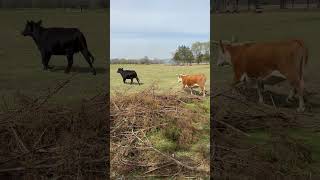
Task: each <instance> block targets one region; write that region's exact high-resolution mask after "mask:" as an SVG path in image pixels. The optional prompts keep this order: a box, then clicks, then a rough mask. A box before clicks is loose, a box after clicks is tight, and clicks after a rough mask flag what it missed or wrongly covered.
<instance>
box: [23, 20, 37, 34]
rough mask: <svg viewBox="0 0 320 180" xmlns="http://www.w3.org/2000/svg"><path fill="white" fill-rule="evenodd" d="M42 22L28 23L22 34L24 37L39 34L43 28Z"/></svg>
mask: <svg viewBox="0 0 320 180" xmlns="http://www.w3.org/2000/svg"><path fill="white" fill-rule="evenodd" d="M41 23H42V21H41V20H40V21H38V22H34V21H27V23H26V26H25V28H24V30H23V31H22V32H21V34H22V35H23V36H33V35H35V33H38V32H39V30H40V28H41Z"/></svg>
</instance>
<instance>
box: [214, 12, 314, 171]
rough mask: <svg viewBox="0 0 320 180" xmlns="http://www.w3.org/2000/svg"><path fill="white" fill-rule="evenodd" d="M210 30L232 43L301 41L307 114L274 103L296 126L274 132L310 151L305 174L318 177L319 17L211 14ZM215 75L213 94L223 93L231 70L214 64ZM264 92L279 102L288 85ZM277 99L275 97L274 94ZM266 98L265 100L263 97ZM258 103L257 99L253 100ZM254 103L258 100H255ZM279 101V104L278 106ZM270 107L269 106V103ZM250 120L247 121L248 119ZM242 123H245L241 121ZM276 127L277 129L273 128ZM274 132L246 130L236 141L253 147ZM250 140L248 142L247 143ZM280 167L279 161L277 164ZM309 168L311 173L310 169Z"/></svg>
mask: <svg viewBox="0 0 320 180" xmlns="http://www.w3.org/2000/svg"><path fill="white" fill-rule="evenodd" d="M211 22H212V23H211V31H212V34H213V36H211V37H212V38H213V39H214V40H219V39H223V40H231V37H232V36H236V37H238V38H239V41H240V42H241V41H268V40H270V41H271V40H281V39H288V38H295V39H303V40H305V42H306V44H307V46H308V48H309V61H308V64H307V67H306V70H305V76H304V77H305V82H306V86H305V88H306V91H307V92H309V93H312V95H310V96H309V95H308V96H307V102H306V107H307V112H306V113H307V114H308V115H301V114H300V115H299V114H296V112H295V110H296V109H295V108H296V107H297V102H295V104H291V105H286V104H283V103H280V102H281V101H278V100H276V106H277V107H279V108H280V109H282V110H285V111H287V113H289V114H291V115H293V116H294V119H297V121H298V122H299V124H300V125H299V126H297V127H294V128H290V127H284V128H279V129H278V130H275V131H279V132H280V131H281V132H284V133H285V135H286V136H287V137H293V138H295V139H297V140H300V141H302V142H303V143H304V144H306V145H307V146H308V147H309V148H310V151H311V156H312V162H311V164H310V166H305V169H306V172H309V171H311V172H312V173H313V174H319V173H320V172H319V169H320V156H319V154H320V141H319V139H320V134H319V129H320V127H319V122H320V108H319V107H320V106H319V105H320V94H318V92H319V90H320V86H319V84H320V77H319V68H320V61H319V58H320V53H319V42H320V36H319V35H318V33H319V29H320V16H319V13H318V12H293V11H290V12H289V11H283V12H281V11H279V12H268V13H261V14H254V13H240V14H236V15H233V14H229V15H227V14H218V15H217V14H214V15H211ZM211 70H212V71H213V76H214V84H213V85H212V86H213V87H214V88H215V89H216V91H223V90H224V89H228V88H230V86H229V85H230V84H231V82H232V76H233V72H232V68H231V67H222V68H219V67H217V66H215V65H213V67H212V68H211ZM266 90H271V91H273V92H277V94H278V95H279V96H277V97H279V98H280V99H283V98H285V97H286V96H287V94H288V92H289V91H288V90H289V89H288V85H287V83H281V84H280V86H276V87H269V86H266ZM273 95H275V96H276V94H273ZM265 98H266V97H265ZM256 100H257V99H256ZM255 102H257V101H255ZM278 102H279V103H278ZM268 105H270V106H271V107H272V104H270V103H269V104H268ZM247 120H248V121H249V119H247ZM243 121H245V120H243ZM273 128H278V127H273ZM272 132H274V131H267V130H255V131H248V132H247V133H248V134H251V135H252V136H251V137H250V138H245V137H244V138H242V139H238V141H242V140H244V139H249V141H250V142H251V143H252V145H255V144H259V143H260V144H261V143H264V142H267V140H269V139H270V136H272V135H273V133H272ZM250 139H251V140H250ZM265 151H268V150H265ZM279 164H280V162H279ZM310 169H311V170H310Z"/></svg>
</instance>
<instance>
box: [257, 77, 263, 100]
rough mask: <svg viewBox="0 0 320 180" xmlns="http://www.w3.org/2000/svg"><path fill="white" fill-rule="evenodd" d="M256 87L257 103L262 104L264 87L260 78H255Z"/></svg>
mask: <svg viewBox="0 0 320 180" xmlns="http://www.w3.org/2000/svg"><path fill="white" fill-rule="evenodd" d="M257 89H258V96H259V103H260V104H264V101H263V94H262V92H263V89H264V84H263V81H262V80H260V79H258V80H257Z"/></svg>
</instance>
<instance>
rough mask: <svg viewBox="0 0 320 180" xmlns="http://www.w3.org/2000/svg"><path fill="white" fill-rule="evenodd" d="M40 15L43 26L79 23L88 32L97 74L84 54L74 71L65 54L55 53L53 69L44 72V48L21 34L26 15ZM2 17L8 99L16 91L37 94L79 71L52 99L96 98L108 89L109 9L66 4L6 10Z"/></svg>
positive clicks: (2, 69) (1, 69) (2, 70)
mask: <svg viewBox="0 0 320 180" xmlns="http://www.w3.org/2000/svg"><path fill="white" fill-rule="evenodd" d="M40 19H42V23H43V26H44V27H53V26H56V27H77V28H79V29H80V30H81V31H82V32H83V33H84V35H85V36H86V39H87V43H88V47H89V50H90V51H91V53H92V54H93V56H94V57H95V63H94V67H95V68H96V70H97V76H93V75H92V74H91V73H90V71H89V68H88V67H89V66H88V64H87V63H86V61H85V59H84V58H83V57H82V55H80V54H77V55H75V56H74V64H73V70H72V71H73V72H71V73H70V74H69V75H68V74H65V73H64V68H65V67H66V65H67V60H66V57H65V56H52V58H51V60H50V65H53V66H55V69H54V70H53V71H52V72H45V71H43V70H42V64H41V56H40V52H39V51H38V48H37V47H36V45H35V43H34V42H33V40H32V39H31V38H30V37H23V36H22V35H21V31H22V30H23V29H24V26H25V24H26V21H27V20H34V21H38V20H40ZM0 20H1V22H2V25H1V33H0V38H1V44H0V59H1V61H0V83H1V85H0V87H1V89H0V95H1V96H3V97H4V98H5V99H6V100H7V101H8V102H11V99H12V98H13V96H14V94H15V93H16V92H21V93H23V94H26V95H28V96H32V97H37V96H38V95H39V94H41V93H45V91H46V90H47V89H48V88H53V87H55V86H56V84H57V83H58V82H61V81H64V80H65V79H67V78H69V77H70V76H71V74H72V73H75V72H77V73H78V74H77V75H76V76H75V78H74V79H73V80H72V81H71V83H69V84H68V85H67V86H66V87H65V88H64V89H63V90H62V91H60V92H59V93H58V94H57V95H56V96H54V97H53V98H52V99H51V100H52V102H57V103H63V104H68V105H70V104H72V103H77V102H79V101H80V100H81V99H84V98H90V97H93V96H95V95H97V94H98V92H102V91H104V90H105V89H106V88H107V87H106V83H107V74H108V72H107V61H108V59H109V55H108V54H107V52H108V51H107V50H108V48H109V47H108V44H109V43H108V42H109V39H108V38H109V37H108V34H109V29H108V28H107V24H108V21H109V18H108V17H107V9H105V10H88V11H84V12H82V13H81V12H79V11H66V10H64V9H41V10H40V9H30V10H28V9H22V10H1V11H0ZM104 25H105V26H104Z"/></svg>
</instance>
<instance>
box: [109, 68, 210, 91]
mask: <svg viewBox="0 0 320 180" xmlns="http://www.w3.org/2000/svg"><path fill="white" fill-rule="evenodd" d="M121 67H122V68H123V69H124V70H130V69H133V70H135V71H136V72H137V74H138V77H139V79H140V82H141V83H142V84H141V85H140V86H139V85H138V84H137V81H136V79H134V80H133V85H130V79H127V80H126V84H124V83H123V82H122V77H121V75H120V74H119V73H117V70H118V68H121ZM197 73H204V74H205V75H206V77H207V81H206V90H207V91H208V92H207V93H209V90H210V66H209V65H192V66H171V65H165V64H150V65H134V64H127V65H124V64H119V65H118V64H111V65H110V87H111V88H110V93H111V95H112V94H113V93H114V92H115V91H118V90H121V91H122V90H126V91H127V92H128V93H130V92H139V91H142V90H144V89H145V88H148V87H150V86H151V85H152V84H155V85H156V86H157V88H158V92H178V91H182V84H181V83H178V77H177V75H176V74H197ZM195 90H196V91H199V89H198V88H195ZM186 93H187V92H186Z"/></svg>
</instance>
